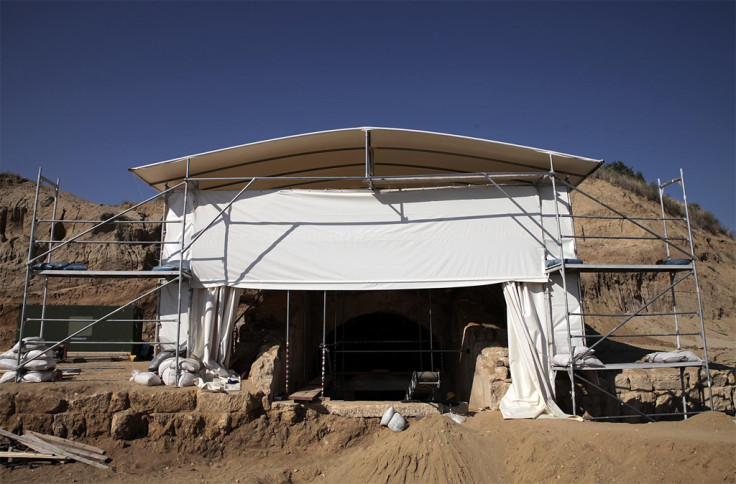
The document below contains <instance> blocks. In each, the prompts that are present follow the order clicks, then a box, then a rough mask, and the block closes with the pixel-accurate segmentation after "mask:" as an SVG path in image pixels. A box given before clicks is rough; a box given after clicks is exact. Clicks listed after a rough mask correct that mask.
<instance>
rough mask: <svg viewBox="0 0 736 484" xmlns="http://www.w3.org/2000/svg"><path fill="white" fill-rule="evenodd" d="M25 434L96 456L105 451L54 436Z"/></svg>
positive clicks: (29, 432)
mask: <svg viewBox="0 0 736 484" xmlns="http://www.w3.org/2000/svg"><path fill="white" fill-rule="evenodd" d="M26 433H27V434H31V435H35V436H36V437H40V438H42V439H43V440H48V441H50V442H52V443H53V442H58V443H61V444H67V445H72V446H74V447H79V448H80V449H84V450H88V451H90V452H94V453H96V454H104V453H106V451H105V449H100V448H99V447H95V446H93V445H87V444H83V443H81V442H74V441H73V440H69V439H62V438H61V437H56V436H54V435H46V434H39V433H38V432H33V431H28V432H26Z"/></svg>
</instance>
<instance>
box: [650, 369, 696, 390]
mask: <svg viewBox="0 0 736 484" xmlns="http://www.w3.org/2000/svg"><path fill="white" fill-rule="evenodd" d="M683 379H684V381H685V388H687V387H688V383H689V382H688V380H689V378H688V375H687V374H685V375H683ZM652 385H653V386H654V390H655V391H672V392H675V391H680V390H681V389H682V385H681V383H680V375H679V374H674V373H668V374H660V373H657V372H652Z"/></svg>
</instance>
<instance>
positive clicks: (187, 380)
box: [179, 370, 197, 387]
mask: <svg viewBox="0 0 736 484" xmlns="http://www.w3.org/2000/svg"><path fill="white" fill-rule="evenodd" d="M196 379H197V375H195V374H194V373H192V372H191V371H186V370H182V372H181V375H179V386H180V387H190V386H192V385H194V380H196Z"/></svg>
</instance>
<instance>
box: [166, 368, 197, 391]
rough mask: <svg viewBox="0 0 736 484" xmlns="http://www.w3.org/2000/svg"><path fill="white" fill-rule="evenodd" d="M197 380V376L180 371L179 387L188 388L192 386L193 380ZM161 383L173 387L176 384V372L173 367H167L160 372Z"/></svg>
mask: <svg viewBox="0 0 736 484" xmlns="http://www.w3.org/2000/svg"><path fill="white" fill-rule="evenodd" d="M196 379H197V375H195V374H194V373H192V372H190V371H186V370H182V371H181V374H180V375H179V386H180V387H189V386H192V385H194V380H196ZM161 381H163V382H164V384H165V385H174V384H176V370H175V369H174V367H173V366H169V367H167V368H165V369H164V370H163V371H162V372H161Z"/></svg>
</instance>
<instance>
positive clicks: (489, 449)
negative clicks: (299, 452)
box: [325, 415, 504, 482]
mask: <svg viewBox="0 0 736 484" xmlns="http://www.w3.org/2000/svg"><path fill="white" fill-rule="evenodd" d="M362 447H363V451H362V452H357V453H353V454H351V455H350V456H348V457H347V458H345V459H341V463H340V465H338V466H337V467H335V468H333V469H330V470H329V472H327V473H326V474H325V476H326V478H327V481H328V482H499V481H502V480H504V479H503V478H502V475H501V473H500V472H499V465H498V464H499V462H498V460H499V459H497V458H496V459H494V455H495V454H496V453H495V452H494V449H493V442H490V445H489V442H488V439H484V438H483V436H482V434H481V433H479V432H478V431H476V430H473V429H471V428H468V427H466V426H464V425H461V424H458V423H456V422H454V421H453V420H451V419H450V418H448V417H446V416H442V415H428V416H426V417H424V418H422V419H420V420H414V421H412V422H411V424H410V426H409V428H408V429H407V430H405V431H404V432H401V433H394V432H392V431H391V430H389V429H388V428H383V429H381V431H380V432H378V433H375V434H374V435H372V436H371V438H370V439H367V440H366V441H365V442H364V443H363V445H362Z"/></svg>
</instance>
